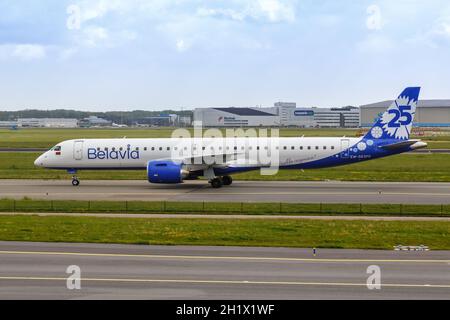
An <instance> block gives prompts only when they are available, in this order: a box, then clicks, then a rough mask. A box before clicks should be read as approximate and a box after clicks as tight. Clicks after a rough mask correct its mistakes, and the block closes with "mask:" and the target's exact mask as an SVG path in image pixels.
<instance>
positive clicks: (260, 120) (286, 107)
mask: <svg viewBox="0 0 450 320" xmlns="http://www.w3.org/2000/svg"><path fill="white" fill-rule="evenodd" d="M194 121H195V122H197V123H198V122H201V123H202V124H203V126H204V127H301V128H314V127H322V128H357V127H358V126H359V122H360V120H359V109H358V108H354V107H344V108H297V105H296V103H293V102H277V103H275V105H274V107H272V108H200V109H195V111H194Z"/></svg>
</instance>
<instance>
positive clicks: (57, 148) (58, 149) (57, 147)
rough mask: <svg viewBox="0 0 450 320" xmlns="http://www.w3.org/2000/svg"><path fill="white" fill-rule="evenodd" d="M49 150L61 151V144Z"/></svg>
mask: <svg viewBox="0 0 450 320" xmlns="http://www.w3.org/2000/svg"><path fill="white" fill-rule="evenodd" d="M50 151H61V146H56V147H53V148H52V149H50Z"/></svg>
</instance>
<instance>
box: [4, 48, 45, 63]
mask: <svg viewBox="0 0 450 320" xmlns="http://www.w3.org/2000/svg"><path fill="white" fill-rule="evenodd" d="M46 55H47V48H46V47H45V46H42V45H38V44H4V45H0V59H2V60H6V59H18V60H22V61H31V60H40V59H43V58H45V57H46Z"/></svg>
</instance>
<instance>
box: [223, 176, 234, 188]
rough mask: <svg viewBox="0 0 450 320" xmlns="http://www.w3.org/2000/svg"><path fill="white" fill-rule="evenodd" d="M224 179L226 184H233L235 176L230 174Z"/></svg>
mask: <svg viewBox="0 0 450 320" xmlns="http://www.w3.org/2000/svg"><path fill="white" fill-rule="evenodd" d="M222 181H223V185H224V186H231V185H232V184H233V178H232V177H230V176H224V177H223V178H222Z"/></svg>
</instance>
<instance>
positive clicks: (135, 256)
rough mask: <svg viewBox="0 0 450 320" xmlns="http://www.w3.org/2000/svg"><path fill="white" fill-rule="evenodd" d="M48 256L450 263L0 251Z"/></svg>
mask: <svg viewBox="0 0 450 320" xmlns="http://www.w3.org/2000/svg"><path fill="white" fill-rule="evenodd" d="M2 254H3V255H48V256H84V257H122V258H144V259H182V260H244V261H293V262H317V263H336V262H343V263H354V262H361V263H367V262H391V263H446V264H447V263H450V260H395V259H302V258H272V257H226V256H223V257H220V256H181V255H180V256H177V255H144V254H118V253H82V252H41V251H36V252H33V251H0V255H2Z"/></svg>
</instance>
